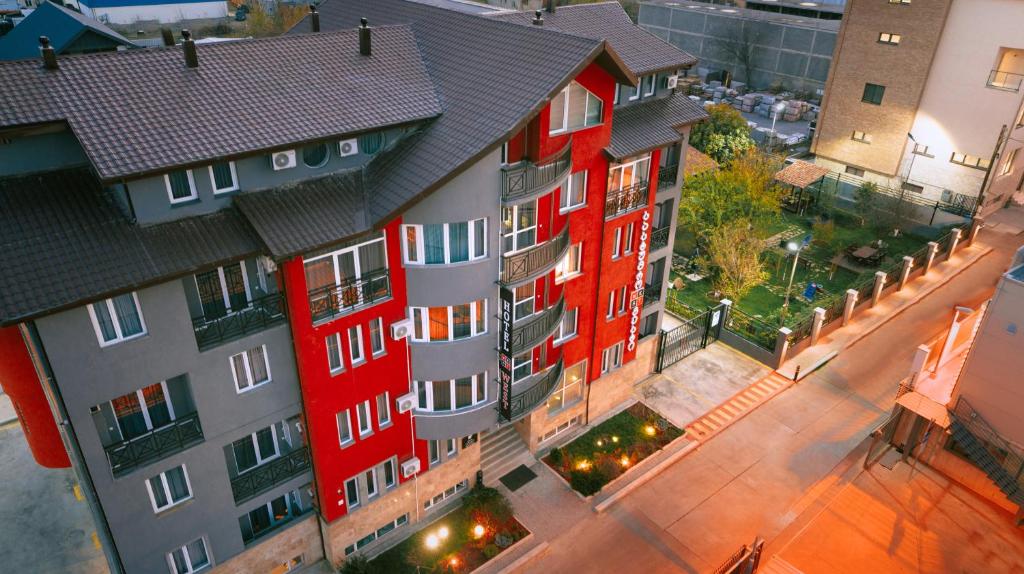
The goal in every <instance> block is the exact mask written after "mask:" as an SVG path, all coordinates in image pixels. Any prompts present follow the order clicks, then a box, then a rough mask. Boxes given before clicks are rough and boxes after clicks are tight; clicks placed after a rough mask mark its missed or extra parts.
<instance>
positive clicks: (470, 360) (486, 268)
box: [402, 150, 501, 439]
mask: <svg viewBox="0 0 1024 574" xmlns="http://www.w3.org/2000/svg"><path fill="white" fill-rule="evenodd" d="M499 162H500V153H499V152H498V151H497V150H496V151H494V152H492V153H490V154H487V155H486V156H485V157H484V158H482V159H481V160H480V161H478V162H477V163H476V164H474V165H472V166H471V167H469V168H468V169H467V170H466V171H464V172H463V173H462V174H460V175H459V176H457V177H456V178H455V179H453V180H452V181H450V182H449V183H447V184H446V185H445V186H444V187H442V188H441V189H439V190H438V191H436V192H434V193H433V194H431V195H430V196H429V197H427V198H426V199H424V200H423V201H421V202H420V203H418V204H416V205H415V206H413V207H412V208H410V209H409V210H408V211H406V212H405V214H404V215H403V216H402V222H403V223H418V224H426V223H454V222H459V221H469V220H472V219H478V218H481V217H485V218H487V257H486V258H484V259H481V260H478V261H472V262H467V263H459V264H455V265H443V266H440V265H439V266H431V265H405V277H406V285H407V286H406V292H407V295H408V303H409V305H410V306H414V307H433V306H442V305H461V304H464V303H469V302H471V301H476V300H479V299H485V298H486V299H487V333H486V334H484V335H479V336H477V337H472V338H470V339H465V340H461V341H451V342H447V343H432V342H431V343H416V342H411V341H410V343H409V348H410V349H411V351H412V377H413V379H415V380H419V381H430V380H444V379H454V378H459V377H467V376H471V375H475V374H478V373H481V372H484V371H487V378H488V382H487V402H486V403H484V404H482V405H475V406H473V407H471V408H468V409H466V410H464V411H460V412H458V413H454V414H453V413H418V414H417V415H416V433H417V435H418V436H419V437H420V438H424V439H441V438H451V437H458V436H466V435H468V434H472V433H474V432H479V431H481V430H484V429H487V428H489V427H490V426H492V425H493V424H494V423H495V422H497V412H496V411H495V409H494V404H495V402H496V400H497V397H498V384H497V382H496V378H497V375H498V361H497V359H498V356H497V352H496V351H495V349H496V347H497V334H498V324H497V319H496V318H495V315H496V313H497V309H498V287H497V284H496V281H497V279H498V266H499V263H498V261H499V258H500V256H501V247H500V244H499V242H498V238H499V236H500V227H501V201H500V200H501V191H500V190H501V176H500V173H501V172H500V167H501V166H500V163H499Z"/></svg>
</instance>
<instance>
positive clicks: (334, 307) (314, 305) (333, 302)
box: [309, 269, 391, 322]
mask: <svg viewBox="0 0 1024 574" xmlns="http://www.w3.org/2000/svg"><path fill="white" fill-rule="evenodd" d="M390 296H391V274H390V272H389V271H388V270H387V269H378V270H376V271H371V272H369V273H365V274H363V276H362V277H358V278H353V279H347V280H345V281H342V282H341V283H340V284H338V285H326V286H324V287H320V288H318V289H313V290H312V291H310V292H309V310H310V311H311V312H312V314H313V321H314V322H316V321H322V320H324V319H328V318H331V317H335V316H337V315H340V314H342V313H345V312H348V311H351V310H353V309H356V308H359V307H363V306H365V305H371V304H373V303H376V302H377V301H381V300H383V299H387V298H388V297H390Z"/></svg>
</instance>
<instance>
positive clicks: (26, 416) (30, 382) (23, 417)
mask: <svg viewBox="0 0 1024 574" xmlns="http://www.w3.org/2000/svg"><path fill="white" fill-rule="evenodd" d="M0 387H3V389H4V392H6V393H7V395H8V396H9V397H10V399H11V402H12V403H13V404H14V411H15V412H16V413H17V415H18V420H19V421H20V422H21V428H22V430H24V431H25V440H27V441H28V446H29V449H31V450H32V457H33V458H35V459H36V462H38V463H39V465H40V466H45V467H46V468H68V467H70V466H71V460H70V459H68V453H67V451H66V450H65V448H64V441H63V440H61V436H60V429H59V428H58V427H57V422H56V421H55V420H54V419H53V412H52V411H51V410H50V403H49V401H47V399H46V394H45V393H44V392H43V387H42V385H41V384H40V382H39V375H38V374H37V373H36V369H35V366H34V365H33V364H32V358H31V357H30V356H29V353H28V347H26V346H25V341H24V340H23V339H22V338H21V332H20V331H19V330H18V327H5V328H2V329H0Z"/></svg>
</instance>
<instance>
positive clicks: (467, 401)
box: [455, 377, 473, 409]
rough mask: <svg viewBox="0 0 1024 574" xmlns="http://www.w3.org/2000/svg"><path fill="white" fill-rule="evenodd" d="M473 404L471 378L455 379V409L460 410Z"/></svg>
mask: <svg viewBox="0 0 1024 574" xmlns="http://www.w3.org/2000/svg"><path fill="white" fill-rule="evenodd" d="M472 404H473V377H465V378H463V379H455V408H457V409H461V408H462V407H468V406H470V405H472Z"/></svg>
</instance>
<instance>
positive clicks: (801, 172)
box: [775, 160, 828, 189]
mask: <svg viewBox="0 0 1024 574" xmlns="http://www.w3.org/2000/svg"><path fill="white" fill-rule="evenodd" d="M826 175H828V168H825V167H821V166H820V165H815V164H813V163H808V162H806V161H799V160H798V161H794V162H793V163H791V164H789V165H787V166H786V167H784V168H783V169H781V170H779V172H778V173H776V174H775V181H778V182H781V183H785V184H788V185H792V186H793V187H798V188H800V189H804V188H806V187H808V186H809V185H811V184H812V183H815V182H817V181H818V180H820V179H821V178H823V177H825V176H826Z"/></svg>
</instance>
